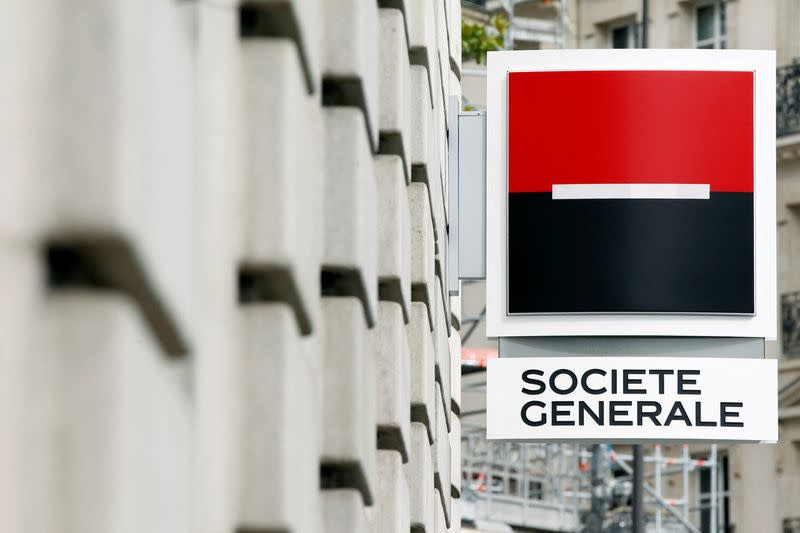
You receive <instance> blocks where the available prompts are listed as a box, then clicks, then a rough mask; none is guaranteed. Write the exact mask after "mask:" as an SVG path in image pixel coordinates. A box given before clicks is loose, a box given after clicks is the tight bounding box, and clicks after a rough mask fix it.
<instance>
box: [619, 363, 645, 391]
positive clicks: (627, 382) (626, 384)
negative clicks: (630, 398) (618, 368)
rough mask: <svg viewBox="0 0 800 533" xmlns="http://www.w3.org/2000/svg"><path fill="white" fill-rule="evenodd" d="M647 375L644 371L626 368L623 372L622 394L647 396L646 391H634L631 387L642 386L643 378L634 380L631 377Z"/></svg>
mask: <svg viewBox="0 0 800 533" xmlns="http://www.w3.org/2000/svg"><path fill="white" fill-rule="evenodd" d="M644 374H645V371H644V370H639V369H629V368H626V369H625V370H623V371H622V394H647V390H646V389H632V388H631V387H630V386H631V385H641V384H642V378H632V377H631V375H640V376H643V375H644Z"/></svg>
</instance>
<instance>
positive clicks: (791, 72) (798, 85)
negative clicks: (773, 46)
mask: <svg viewBox="0 0 800 533" xmlns="http://www.w3.org/2000/svg"><path fill="white" fill-rule="evenodd" d="M775 87H776V91H777V94H776V105H777V110H776V111H777V114H776V117H775V118H776V126H777V132H776V133H777V135H778V137H782V136H784V135H793V134H800V59H795V60H794V61H792V63H791V64H790V65H787V66H785V67H780V68H778V69H777V71H776V76H775Z"/></svg>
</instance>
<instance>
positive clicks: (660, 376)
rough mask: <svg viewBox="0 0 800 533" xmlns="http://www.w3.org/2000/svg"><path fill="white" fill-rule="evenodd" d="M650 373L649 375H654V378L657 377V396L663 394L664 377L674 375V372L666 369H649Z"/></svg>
mask: <svg viewBox="0 0 800 533" xmlns="http://www.w3.org/2000/svg"><path fill="white" fill-rule="evenodd" d="M650 373H651V374H655V375H656V376H658V393H659V394H664V377H665V376H667V375H671V374H674V373H675V371H674V370H667V369H656V368H651V369H650Z"/></svg>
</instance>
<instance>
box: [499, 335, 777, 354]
mask: <svg viewBox="0 0 800 533" xmlns="http://www.w3.org/2000/svg"><path fill="white" fill-rule="evenodd" d="M498 341H499V346H500V350H499V352H500V357H562V356H563V357H568V356H577V357H580V356H593V355H609V356H612V355H618V356H637V357H741V358H763V357H764V339H763V338H753V337H501V338H499V339H498Z"/></svg>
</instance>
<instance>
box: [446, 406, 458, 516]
mask: <svg viewBox="0 0 800 533" xmlns="http://www.w3.org/2000/svg"><path fill="white" fill-rule="evenodd" d="M449 436H450V495H451V497H453V498H460V497H461V420H460V419H459V418H458V417H457V416H455V414H453V416H452V417H451V428H450V433H449ZM454 503H455V502H451V504H450V511H451V512H452V510H453V504H454ZM450 516H451V517H453V515H452V514H451V515H450Z"/></svg>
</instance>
